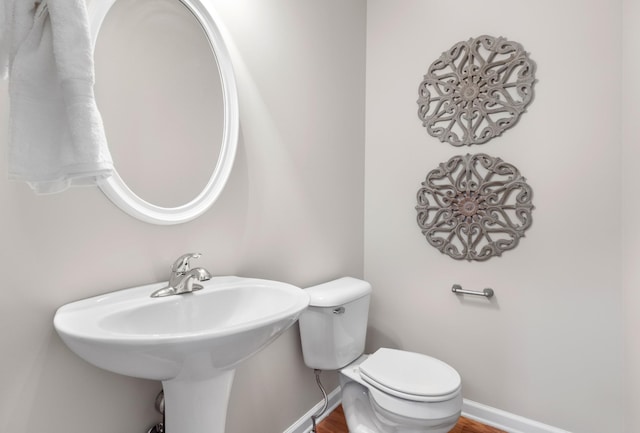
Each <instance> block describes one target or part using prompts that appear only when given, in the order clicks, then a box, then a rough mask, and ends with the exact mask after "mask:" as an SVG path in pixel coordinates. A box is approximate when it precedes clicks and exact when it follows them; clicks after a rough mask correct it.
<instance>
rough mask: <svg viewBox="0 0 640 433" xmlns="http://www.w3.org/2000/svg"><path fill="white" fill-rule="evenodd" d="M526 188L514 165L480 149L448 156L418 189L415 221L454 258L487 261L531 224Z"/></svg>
mask: <svg viewBox="0 0 640 433" xmlns="http://www.w3.org/2000/svg"><path fill="white" fill-rule="evenodd" d="M532 194H533V192H532V190H531V187H530V186H529V185H528V184H527V183H526V179H525V178H524V177H522V176H521V175H520V172H519V171H518V169H517V168H516V167H515V166H514V165H512V164H509V163H507V162H504V161H503V160H501V159H500V158H493V157H491V156H489V155H486V154H484V153H478V154H475V155H469V154H467V155H458V156H454V157H453V158H451V159H450V160H448V161H447V162H444V163H441V164H440V165H439V167H438V168H436V169H435V170H431V171H430V172H429V173H428V174H427V178H426V179H425V181H424V182H422V187H421V188H420V189H419V190H418V195H417V198H418V205H417V206H416V210H417V212H418V215H417V221H418V226H420V229H421V230H422V234H423V235H424V236H425V237H426V238H427V241H428V242H429V243H430V244H431V245H432V246H434V247H436V248H437V249H438V250H440V252H441V253H443V254H447V255H449V256H451V257H453V258H454V259H458V260H461V259H466V260H478V261H481V260H487V259H489V258H491V257H493V256H500V255H501V254H502V252H503V251H507V250H511V249H513V248H515V247H516V246H517V245H518V242H519V240H520V238H521V237H523V236H524V232H525V230H527V229H528V228H529V226H530V225H531V211H532V210H533V204H532V203H531V197H532Z"/></svg>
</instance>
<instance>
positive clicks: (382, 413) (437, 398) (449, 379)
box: [339, 348, 462, 433]
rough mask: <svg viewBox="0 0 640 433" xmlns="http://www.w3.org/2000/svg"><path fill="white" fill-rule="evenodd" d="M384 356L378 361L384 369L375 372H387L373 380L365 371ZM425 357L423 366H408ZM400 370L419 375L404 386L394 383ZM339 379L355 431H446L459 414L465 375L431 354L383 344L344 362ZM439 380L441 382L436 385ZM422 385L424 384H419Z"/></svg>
mask: <svg viewBox="0 0 640 433" xmlns="http://www.w3.org/2000/svg"><path fill="white" fill-rule="evenodd" d="M414 357H415V358H416V359H413V360H412V361H414V362H413V363H411V362H410V363H407V362H406V358H414ZM422 357H424V358H422ZM379 358H382V359H384V362H380V363H378V362H376V368H379V369H380V371H377V370H374V374H380V375H384V377H383V378H382V379H381V380H380V381H378V380H370V379H369V376H368V375H367V373H365V371H367V370H368V368H370V365H367V363H368V362H369V361H378V359H379ZM420 361H424V365H423V366H422V368H420V369H419V370H415V369H411V368H409V366H408V364H419V363H420ZM388 362H390V363H388ZM362 364H365V365H364V369H361V365H362ZM412 367H415V365H413V366H412ZM386 369H389V371H388V372H386V371H385V370H386ZM363 370H364V371H363ZM385 373H386V374H390V376H391V377H387V376H386V374H385ZM395 375H399V376H405V377H406V379H409V380H410V377H411V376H414V379H415V380H414V381H412V382H411V383H407V384H405V385H407V386H404V388H406V389H405V390H404V391H403V390H402V388H403V386H401V382H395V381H396V380H397V379H398V378H396V377H394V376H395ZM427 376H433V379H434V381H425V379H429V377H427ZM339 378H340V388H341V392H342V407H343V410H344V413H345V418H346V419H347V425H348V426H349V431H350V432H352V433H354V432H358V433H365V432H366V433H371V432H376V433H378V432H379V433H414V432H415V433H418V432H421V433H422V432H429V433H447V432H449V431H450V430H451V429H452V428H453V427H454V426H455V424H456V422H457V421H458V418H460V411H461V409H462V392H461V386H460V376H459V375H458V373H457V372H456V371H455V370H454V369H453V368H451V367H449V366H448V365H446V364H445V363H443V362H441V361H439V360H437V359H435V358H431V357H428V356H426V355H421V354H416V353H412V352H405V351H401V350H392V349H385V348H382V349H378V351H376V352H375V353H374V354H372V355H362V356H361V357H360V358H358V359H357V360H356V361H354V362H353V363H351V364H349V365H348V366H346V367H344V368H343V369H342V370H340V375H339ZM385 382H386V383H385ZM434 382H436V383H438V386H437V387H436V386H435V385H434ZM420 385H422V386H424V388H422V389H419V386H420ZM413 392H418V393H419V394H413Z"/></svg>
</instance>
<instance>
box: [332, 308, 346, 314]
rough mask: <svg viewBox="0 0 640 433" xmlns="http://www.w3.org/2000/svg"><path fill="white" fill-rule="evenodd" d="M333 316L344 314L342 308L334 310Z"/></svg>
mask: <svg viewBox="0 0 640 433" xmlns="http://www.w3.org/2000/svg"><path fill="white" fill-rule="evenodd" d="M333 314H344V307H338V308H334V309H333Z"/></svg>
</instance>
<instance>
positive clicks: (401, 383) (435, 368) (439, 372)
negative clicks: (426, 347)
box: [359, 348, 461, 402]
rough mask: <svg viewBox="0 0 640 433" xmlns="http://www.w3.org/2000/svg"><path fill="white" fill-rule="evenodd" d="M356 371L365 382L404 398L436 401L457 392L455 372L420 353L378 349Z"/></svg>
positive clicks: (459, 382) (450, 397)
mask: <svg viewBox="0 0 640 433" xmlns="http://www.w3.org/2000/svg"><path fill="white" fill-rule="evenodd" d="M359 370H360V377H361V378H362V379H363V380H364V381H365V382H367V383H368V384H369V385H371V386H373V387H374V388H377V389H378V390H380V391H382V392H384V393H387V394H390V395H393V396H395V397H399V398H402V399H405V400H410V401H415V402H440V401H446V400H451V399H452V398H455V397H456V396H457V395H458V394H459V393H460V388H461V379H460V375H459V374H458V372H457V371H456V370H455V369H454V368H452V367H451V366H449V365H448V364H446V363H444V362H442V361H440V360H439V359H436V358H432V357H430V356H427V355H423V354H420V353H413V352H405V351H402V350H395V349H387V348H381V349H378V350H377V351H376V352H375V353H373V354H372V355H370V356H369V357H368V358H367V359H366V360H365V361H364V362H362V363H361V364H360V368H359Z"/></svg>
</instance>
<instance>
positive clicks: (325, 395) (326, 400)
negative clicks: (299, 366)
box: [311, 369, 329, 433]
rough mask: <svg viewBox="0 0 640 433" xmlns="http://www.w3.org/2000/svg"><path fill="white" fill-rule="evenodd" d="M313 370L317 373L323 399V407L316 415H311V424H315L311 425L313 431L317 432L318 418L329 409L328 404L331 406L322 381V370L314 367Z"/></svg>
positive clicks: (317, 381)
mask: <svg viewBox="0 0 640 433" xmlns="http://www.w3.org/2000/svg"><path fill="white" fill-rule="evenodd" d="M313 372H314V373H315V375H316V383H317V384H318V388H320V391H322V400H323V404H322V408H320V410H319V411H318V412H316V413H315V414H314V415H311V424H313V426H312V427H311V433H317V432H316V420H317V419H318V418H319V417H320V416H322V414H323V413H324V412H325V411H326V410H327V406H329V399H328V398H327V391H325V390H324V386H322V382H320V373H322V370H316V369H314V370H313Z"/></svg>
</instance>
